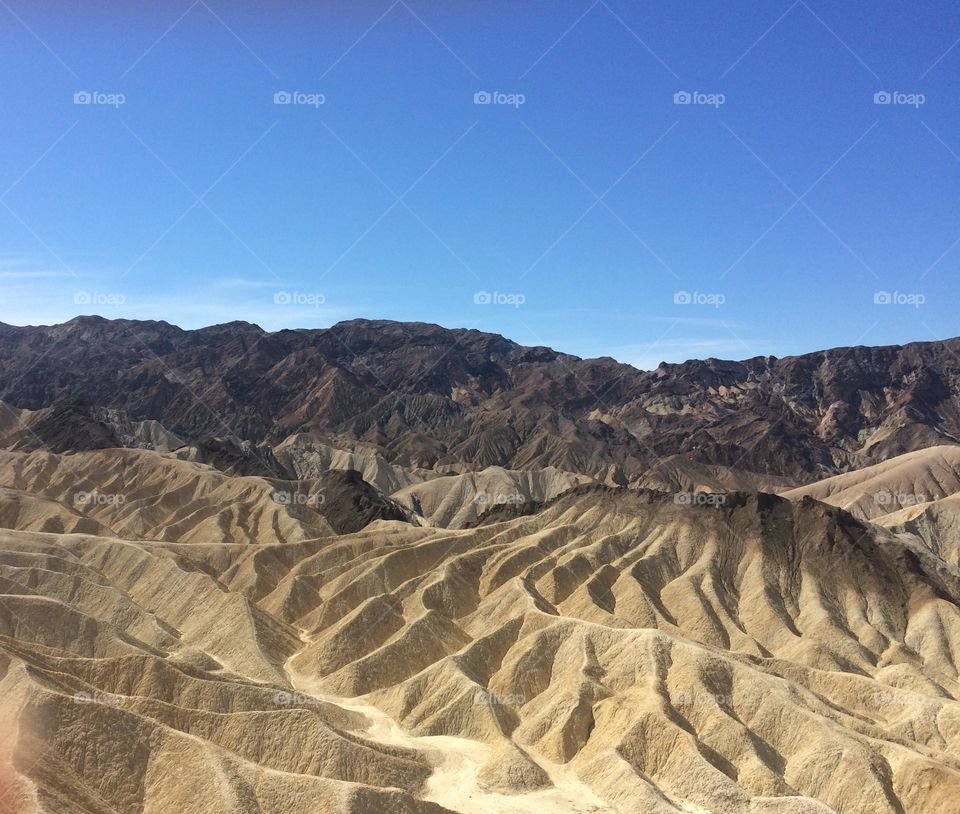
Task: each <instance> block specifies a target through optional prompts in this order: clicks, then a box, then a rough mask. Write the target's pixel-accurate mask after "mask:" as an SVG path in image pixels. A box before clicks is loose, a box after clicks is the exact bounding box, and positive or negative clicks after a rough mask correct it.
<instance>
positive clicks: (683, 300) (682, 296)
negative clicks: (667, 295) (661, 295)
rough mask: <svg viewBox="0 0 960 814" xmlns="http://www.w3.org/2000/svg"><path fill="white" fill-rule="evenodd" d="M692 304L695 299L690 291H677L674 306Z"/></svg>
mask: <svg viewBox="0 0 960 814" xmlns="http://www.w3.org/2000/svg"><path fill="white" fill-rule="evenodd" d="M691 302H693V297H692V296H691V295H690V292H689V291H677V292H676V293H675V294H674V295H673V304H674V305H689V304H690V303H691Z"/></svg>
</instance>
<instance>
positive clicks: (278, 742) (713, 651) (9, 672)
mask: <svg viewBox="0 0 960 814" xmlns="http://www.w3.org/2000/svg"><path fill="white" fill-rule="evenodd" d="M958 601H960V572H957V570H956V569H955V568H953V567H950V566H948V565H947V564H945V563H944V562H943V561H942V560H940V559H939V558H937V557H936V556H935V555H934V554H933V553H932V552H930V551H929V550H926V549H924V548H923V547H922V546H920V545H917V544H916V541H915V540H914V539H913V538H910V537H901V536H897V535H895V534H893V533H892V532H889V531H886V530H884V529H882V528H880V527H877V526H871V525H865V524H863V523H862V522H860V521H858V520H856V519H855V518H853V517H852V516H851V515H849V514H847V513H846V512H844V511H843V510H841V509H838V508H834V507H830V506H827V505H825V504H823V503H819V502H817V501H814V500H813V499H811V498H809V497H806V498H801V499H798V500H797V501H795V502H790V501H788V500H786V499H783V498H778V497H774V496H770V495H766V496H763V495H760V496H758V495H755V494H730V495H727V496H726V497H725V498H724V500H723V501H722V502H714V503H712V504H710V505H704V504H697V503H692V504H683V503H678V502H677V501H675V500H674V499H673V497H672V496H671V495H668V494H663V493H657V492H652V491H630V490H626V489H622V488H615V487H605V486H600V485H587V486H580V487H577V488H575V489H573V490H572V491H569V492H567V493H566V494H564V495H561V496H559V497H557V498H556V499H554V500H553V501H551V502H549V503H547V504H546V505H545V506H544V507H542V508H541V509H540V510H539V511H537V512H535V513H534V514H532V515H529V516H524V517H519V518H516V519H512V520H507V521H505V522H499V523H498V522H493V523H488V524H485V525H481V526H479V527H477V528H473V529H467V530H461V531H450V530H443V529H434V528H417V527H415V526H411V525H409V524H406V523H402V522H398V521H385V520H378V521H375V522H374V523H372V524H371V525H370V526H368V527H367V528H366V529H365V530H363V531H360V532H357V533H353V534H348V535H341V536H336V537H335V536H327V537H323V538H320V539H314V540H304V541H302V542H288V543H286V544H279V545H278V544H274V545H242V546H224V545H222V544H211V543H204V542H201V541H194V542H192V543H189V544H182V543H176V542H160V543H156V542H153V543H147V542H136V541H123V540H119V539H116V538H111V537H106V536H92V535H91V534H89V533H73V534H70V533H67V534H43V533H38V532H28V531H4V532H0V698H2V709H3V712H4V715H5V717H6V725H5V726H4V728H3V730H2V732H3V733H4V736H5V748H6V754H7V755H8V761H7V764H6V774H5V777H6V778H7V779H6V785H7V791H6V794H7V795H8V797H7V799H8V800H13V801H16V806H17V807H16V808H15V809H14V810H16V811H18V812H28V811H29V812H33V811H44V812H52V811H55V812H58V814H59V812H131V814H132V813H133V812H141V811H146V812H160V811H171V810H178V811H184V812H198V813H199V812H208V811H235V812H277V813H278V814H279V812H303V813H304V814H307V812H317V811H324V812H355V813H356V814H361V812H363V813H364V814H366V812H371V811H378V812H379V811H384V812H387V811H389V812H393V811H397V812H410V814H439V813H440V812H444V811H448V812H449V811H454V812H463V813H464V814H473V813H474V812H484V813H485V814H491V813H492V812H496V813H499V814H507V813H508V812H511V813H512V814H515V812H524V811H530V812H538V814H553V813H554V812H556V814H560V812H573V813H574V814H575V813H576V812H581V813H582V814H586V812H594V814H614V812H615V813H616V814H634V813H635V814H640V812H643V814H648V813H649V812H656V813H657V814H677V813H678V812H691V811H697V812H715V814H725V813H726V812H738V813H739V812H771V814H772V812H777V814H781V812H788V813H789V812H794V814H801V813H802V814H826V812H831V811H832V812H840V813H841V814H854V812H857V813H859V812H864V811H870V812H890V814H894V812H898V813H899V812H917V814H920V812H922V813H923V814H927V813H928V812H949V811H952V810H954V808H953V807H954V806H955V803H956V800H957V799H958V798H960V761H958V759H957V754H958V750H960V702H958V700H957V699H958V698H960V695H958V694H960V662H958V660H957V654H958V653H960V609H958V604H957V603H958ZM186 767H189V770H186Z"/></svg>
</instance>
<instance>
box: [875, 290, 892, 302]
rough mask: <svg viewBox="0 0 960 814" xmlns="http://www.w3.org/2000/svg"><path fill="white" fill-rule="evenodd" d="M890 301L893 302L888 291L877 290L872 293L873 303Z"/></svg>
mask: <svg viewBox="0 0 960 814" xmlns="http://www.w3.org/2000/svg"><path fill="white" fill-rule="evenodd" d="M891 302H893V297H891V296H890V292H889V291H878V292H877V293H876V294H874V295H873V304H874V305H890V303H891Z"/></svg>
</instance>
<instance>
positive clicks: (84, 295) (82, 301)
mask: <svg viewBox="0 0 960 814" xmlns="http://www.w3.org/2000/svg"><path fill="white" fill-rule="evenodd" d="M91 302H93V297H91V296H90V292H89V291H78V292H77V293H76V294H74V295H73V304H74V305H90V303H91Z"/></svg>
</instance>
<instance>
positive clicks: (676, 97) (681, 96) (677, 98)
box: [673, 90, 693, 105]
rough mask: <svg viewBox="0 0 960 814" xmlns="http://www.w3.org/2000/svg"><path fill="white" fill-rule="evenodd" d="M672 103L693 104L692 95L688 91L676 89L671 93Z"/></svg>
mask: <svg viewBox="0 0 960 814" xmlns="http://www.w3.org/2000/svg"><path fill="white" fill-rule="evenodd" d="M673 103H674V104H675V105H690V104H693V96H692V95H691V94H690V91H687V90H678V91H677V92H676V93H675V94H673Z"/></svg>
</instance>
